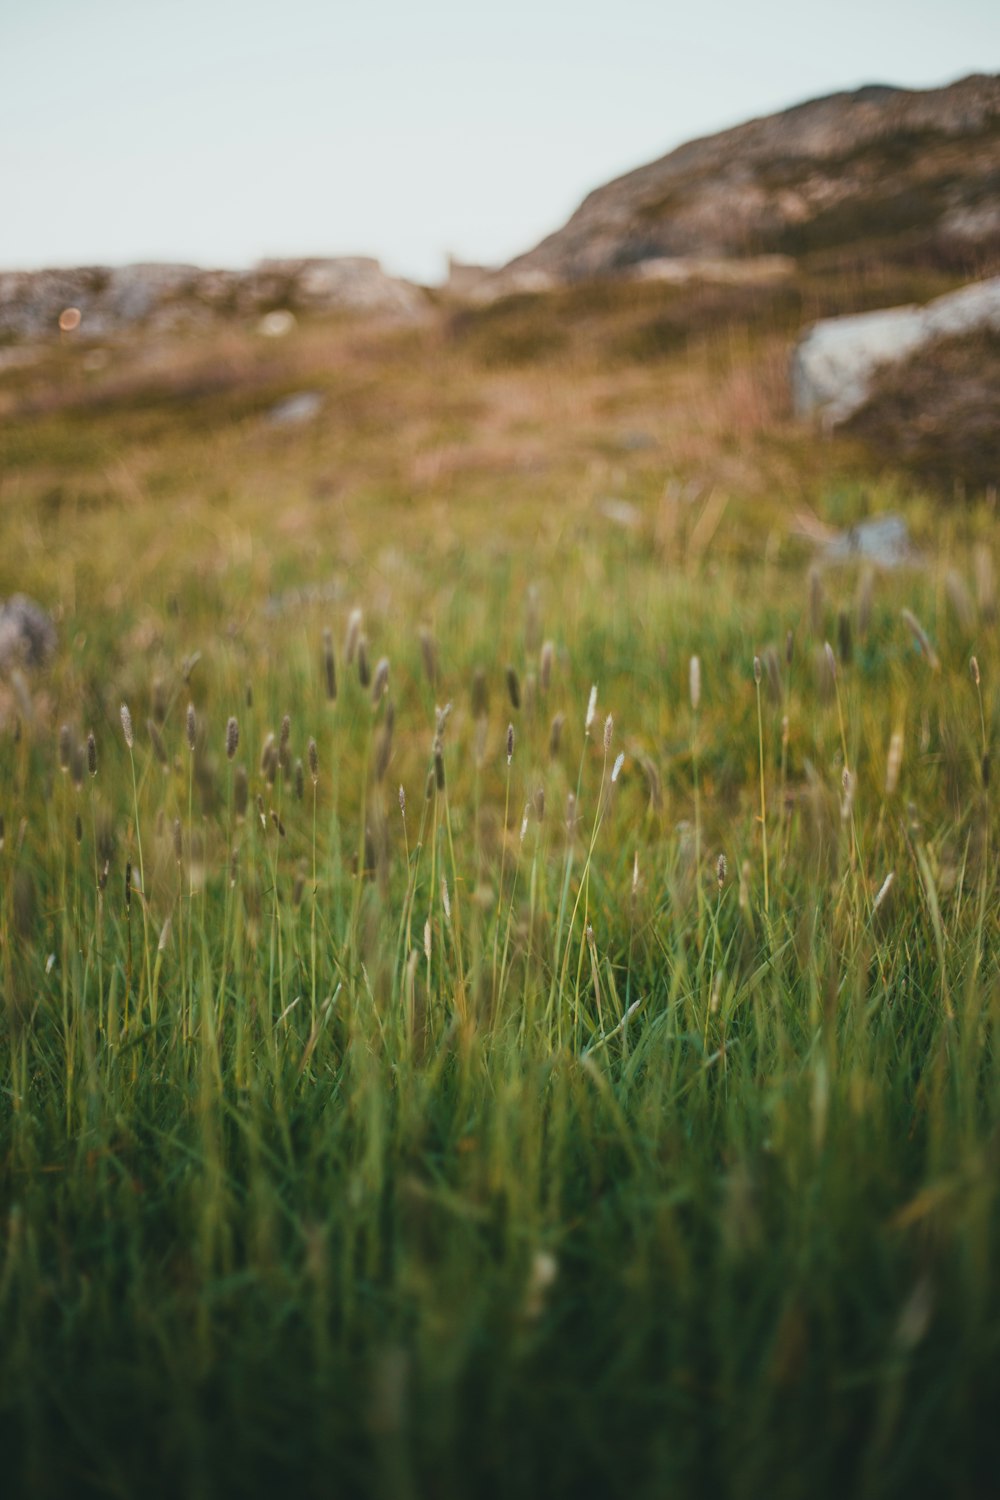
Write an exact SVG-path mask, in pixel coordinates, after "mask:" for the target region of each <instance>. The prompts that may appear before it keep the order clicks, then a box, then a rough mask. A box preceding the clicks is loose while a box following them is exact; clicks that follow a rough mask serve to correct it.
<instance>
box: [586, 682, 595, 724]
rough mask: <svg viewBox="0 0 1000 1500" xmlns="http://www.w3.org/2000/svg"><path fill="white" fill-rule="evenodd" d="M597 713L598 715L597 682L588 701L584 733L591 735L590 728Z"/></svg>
mask: <svg viewBox="0 0 1000 1500" xmlns="http://www.w3.org/2000/svg"><path fill="white" fill-rule="evenodd" d="M596 713H597V683H596V682H595V683H594V685H593V687H592V688H591V689H590V697H589V698H588V699H587V716H586V718H585V719H584V721H583V732H584V734H589V733H590V726H591V725H592V724H593V722H594V715H595V714H596Z"/></svg>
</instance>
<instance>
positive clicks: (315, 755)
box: [306, 739, 319, 786]
mask: <svg viewBox="0 0 1000 1500" xmlns="http://www.w3.org/2000/svg"><path fill="white" fill-rule="evenodd" d="M306 753H307V755H308V757H309V775H310V776H311V777H312V784H313V786H315V785H316V783H317V782H318V781H319V751H318V750H317V748H316V741H315V740H312V739H311V740H310V741H309V748H308V750H307V752H306Z"/></svg>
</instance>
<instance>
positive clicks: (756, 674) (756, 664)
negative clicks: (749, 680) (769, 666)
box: [753, 656, 763, 687]
mask: <svg viewBox="0 0 1000 1500" xmlns="http://www.w3.org/2000/svg"><path fill="white" fill-rule="evenodd" d="M762 675H763V673H762V669H761V664H760V657H759V656H755V657H754V659H753V680H754V682H755V683H756V684H757V686H758V687H759V686H760V679H761V677H762Z"/></svg>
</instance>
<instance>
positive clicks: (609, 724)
mask: <svg viewBox="0 0 1000 1500" xmlns="http://www.w3.org/2000/svg"><path fill="white" fill-rule="evenodd" d="M614 732H615V721H614V719H613V718H612V716H611V715H610V714H608V717H607V718H606V719H605V721H604V753H605V755H607V753H608V751H609V750H610V749H611V739H612V736H613V735H614Z"/></svg>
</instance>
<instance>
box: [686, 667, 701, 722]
mask: <svg viewBox="0 0 1000 1500" xmlns="http://www.w3.org/2000/svg"><path fill="white" fill-rule="evenodd" d="M688 689H689V691H690V694H691V711H692V713H697V712H698V704H699V703H700V702H701V662H700V660H699V659H698V657H697V656H692V658H691V663H690V666H689V668H688Z"/></svg>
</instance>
